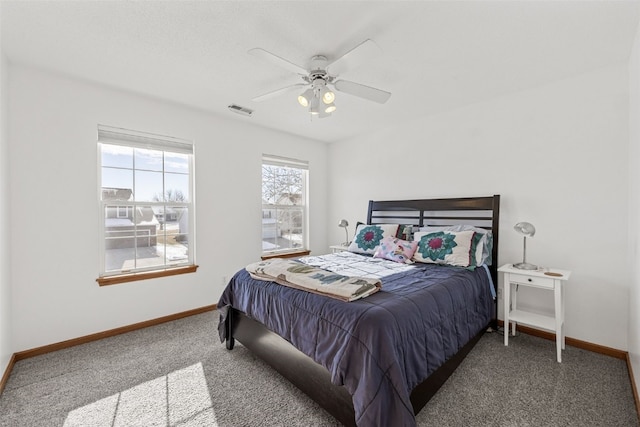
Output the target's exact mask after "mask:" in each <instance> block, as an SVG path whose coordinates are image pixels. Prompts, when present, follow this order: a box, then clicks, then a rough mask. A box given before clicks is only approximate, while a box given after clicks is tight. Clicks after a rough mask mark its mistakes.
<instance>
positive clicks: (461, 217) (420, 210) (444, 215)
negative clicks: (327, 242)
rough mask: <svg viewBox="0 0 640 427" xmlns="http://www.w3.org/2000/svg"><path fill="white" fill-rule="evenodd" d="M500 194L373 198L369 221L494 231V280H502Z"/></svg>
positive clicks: (370, 222)
mask: <svg viewBox="0 0 640 427" xmlns="http://www.w3.org/2000/svg"><path fill="white" fill-rule="evenodd" d="M499 221H500V195H494V196H488V197H464V198H456V199H421V200H386V201H376V200H370V201H369V210H368V212H367V224H403V225H413V226H417V227H423V226H428V225H432V226H446V225H456V224H469V225H473V226H476V227H480V228H485V229H487V230H491V232H492V234H493V252H492V254H491V257H492V263H491V266H489V270H490V271H491V276H492V277H493V282H494V283H495V284H496V286H497V283H498V241H499V240H498V237H499V236H498V230H499V229H498V224H499Z"/></svg>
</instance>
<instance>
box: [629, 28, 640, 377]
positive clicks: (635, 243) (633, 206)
mask: <svg viewBox="0 0 640 427" xmlns="http://www.w3.org/2000/svg"><path fill="white" fill-rule="evenodd" d="M629 175H630V177H629V182H630V185H629V243H630V244H629V254H630V256H629V259H628V261H629V265H630V266H631V268H632V271H631V280H630V295H629V358H630V359H631V365H632V368H633V374H634V379H635V383H636V385H638V386H640V314H639V313H638V311H640V252H639V249H640V247H639V244H640V27H639V28H638V31H637V32H636V38H635V43H634V45H633V49H632V51H631V58H630V61H629Z"/></svg>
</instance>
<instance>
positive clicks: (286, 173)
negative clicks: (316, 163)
mask: <svg viewBox="0 0 640 427" xmlns="http://www.w3.org/2000/svg"><path fill="white" fill-rule="evenodd" d="M308 169H309V164H308V162H305V161H301V160H294V159H287V158H284V157H276V156H270V155H263V156H262V252H263V254H267V255H268V254H275V253H281V252H297V251H304V250H305V248H306V247H307V231H306V230H307V175H308Z"/></svg>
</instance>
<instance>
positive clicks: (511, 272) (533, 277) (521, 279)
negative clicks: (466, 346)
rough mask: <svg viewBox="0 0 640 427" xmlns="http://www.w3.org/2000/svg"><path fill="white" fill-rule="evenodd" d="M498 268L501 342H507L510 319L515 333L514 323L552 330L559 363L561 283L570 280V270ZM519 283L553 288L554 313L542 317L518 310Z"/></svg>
mask: <svg viewBox="0 0 640 427" xmlns="http://www.w3.org/2000/svg"><path fill="white" fill-rule="evenodd" d="M498 271H500V272H502V273H503V274H504V289H503V295H502V297H503V304H504V305H503V308H504V345H509V322H511V331H512V332H511V333H512V334H513V335H515V334H516V323H522V324H524V325H529V326H533V327H538V328H542V329H546V330H549V331H555V333H556V352H557V356H558V362H562V350H564V286H563V284H564V282H565V281H567V280H568V279H569V276H570V275H571V272H570V271H567V270H558V269H555V268H544V269H542V268H540V269H538V270H520V269H517V268H514V267H513V265H512V264H506V265H503V266H502V267H500V268H499V269H498ZM512 286H515V288H516V292H514V293H513V295H512V293H511V287H512ZM518 286H530V287H534V288H540V289H547V290H550V291H553V297H554V298H553V300H554V306H555V307H554V313H555V315H554V316H545V315H541V314H537V313H532V312H529V311H525V310H520V309H518V306H517V296H518Z"/></svg>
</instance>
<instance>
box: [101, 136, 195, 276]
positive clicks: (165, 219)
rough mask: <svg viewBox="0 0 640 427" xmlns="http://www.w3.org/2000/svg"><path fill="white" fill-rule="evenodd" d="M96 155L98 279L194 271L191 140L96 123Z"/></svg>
mask: <svg viewBox="0 0 640 427" xmlns="http://www.w3.org/2000/svg"><path fill="white" fill-rule="evenodd" d="M98 153H99V156H98V166H99V170H100V173H99V180H98V181H99V182H98V187H99V198H100V212H101V213H100V215H101V217H102V220H101V224H102V233H101V248H102V250H101V262H100V264H101V265H100V277H99V278H98V282H99V283H100V284H101V285H102V284H112V283H120V282H123V281H130V280H139V279H143V278H148V277H158V276H163V275H170V274H177V273H181V272H190V271H195V265H194V249H195V243H194V236H195V233H194V209H193V206H194V204H193V199H194V194H193V144H192V143H191V142H189V141H184V140H179V139H176V138H170V137H164V136H159V135H152V134H146V133H142V132H136V131H130V130H126V129H119V128H112V127H107V126H98ZM145 273H152V274H145ZM159 273H160V274H159Z"/></svg>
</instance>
